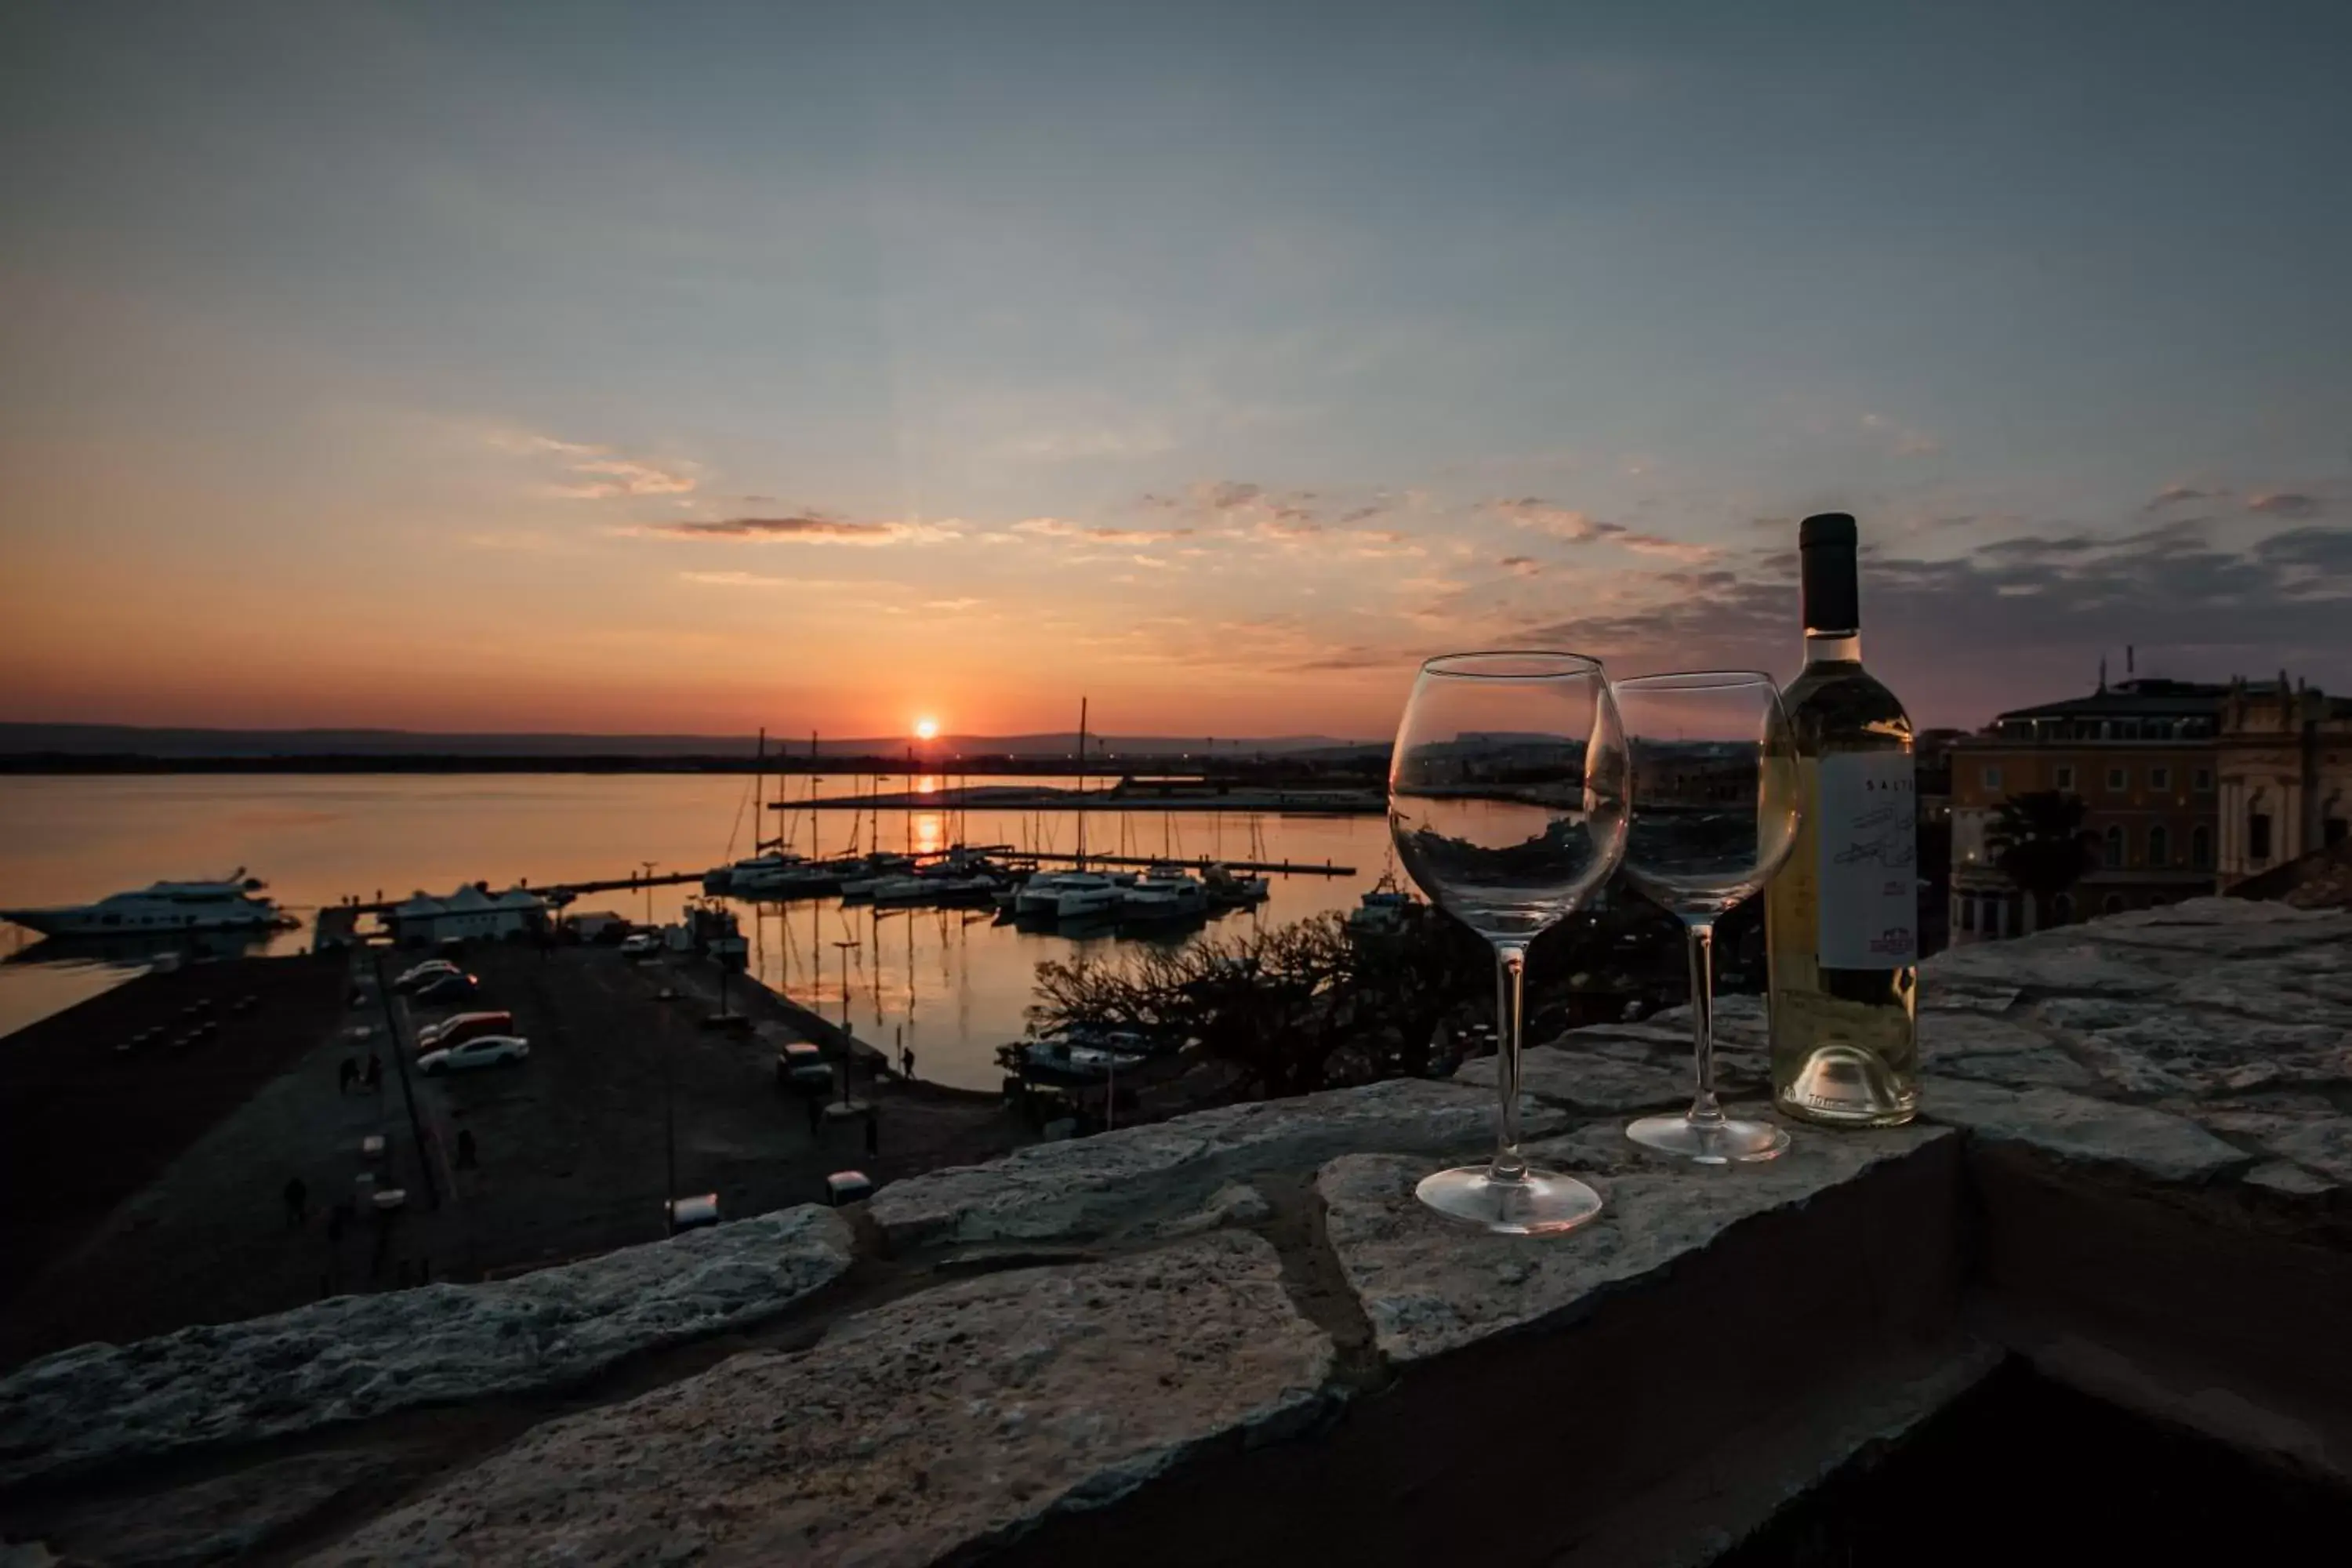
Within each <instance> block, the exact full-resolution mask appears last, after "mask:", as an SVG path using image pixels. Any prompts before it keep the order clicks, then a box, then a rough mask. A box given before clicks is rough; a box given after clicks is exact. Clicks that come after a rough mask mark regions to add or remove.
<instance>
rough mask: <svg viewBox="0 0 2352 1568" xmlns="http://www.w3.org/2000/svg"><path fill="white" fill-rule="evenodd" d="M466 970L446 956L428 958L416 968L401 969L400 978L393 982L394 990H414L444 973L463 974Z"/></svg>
mask: <svg viewBox="0 0 2352 1568" xmlns="http://www.w3.org/2000/svg"><path fill="white" fill-rule="evenodd" d="M463 973H465V971H464V970H462V969H460V968H458V967H457V965H456V964H454V963H450V962H449V961H448V960H447V959H446V958H428V959H426V960H425V962H424V963H420V964H418V965H417V966H416V967H415V968H414V969H404V970H403V971H401V973H400V978H399V979H397V980H395V981H394V982H393V983H392V988H393V989H394V991H414V990H415V989H416V988H417V987H418V986H420V985H425V984H429V983H431V982H432V981H434V980H436V979H437V978H439V977H440V976H442V975H444V974H463Z"/></svg>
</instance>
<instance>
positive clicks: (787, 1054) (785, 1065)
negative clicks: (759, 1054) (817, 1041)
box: [776, 1041, 833, 1094]
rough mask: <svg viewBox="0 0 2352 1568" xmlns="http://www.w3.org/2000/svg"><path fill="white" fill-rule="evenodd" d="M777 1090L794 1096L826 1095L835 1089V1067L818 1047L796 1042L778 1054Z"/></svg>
mask: <svg viewBox="0 0 2352 1568" xmlns="http://www.w3.org/2000/svg"><path fill="white" fill-rule="evenodd" d="M776 1088H777V1089H780V1090H782V1091H784V1092H787V1093H793V1094H824V1093H825V1092H826V1091H827V1090H829V1089H832V1088H833V1067H832V1065H831V1064H830V1063H828V1062H827V1061H826V1060H825V1059H824V1052H823V1051H821V1050H819V1049H817V1047H814V1046H812V1045H807V1044H803V1043H801V1042H798V1041H795V1042H794V1043H793V1044H792V1045H789V1046H786V1047H784V1048H783V1049H782V1050H780V1051H778V1052H777V1053H776Z"/></svg>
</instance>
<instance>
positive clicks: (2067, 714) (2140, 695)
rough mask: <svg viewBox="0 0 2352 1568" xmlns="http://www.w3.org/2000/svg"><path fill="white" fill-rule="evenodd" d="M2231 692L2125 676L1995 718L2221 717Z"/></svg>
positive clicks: (2193, 683) (2192, 683) (2197, 684)
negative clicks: (2091, 689) (2086, 693)
mask: <svg viewBox="0 0 2352 1568" xmlns="http://www.w3.org/2000/svg"><path fill="white" fill-rule="evenodd" d="M2229 695H2230V689H2229V688H2228V687H2227V686H2222V685H2218V684H2216V685H2206V684H2202V683H2200V682H2197V681H2190V680H2154V679H2149V680H2123V681H2118V682H2116V684H2115V685H2113V686H2109V687H2105V688H2103V689H2100V690H2097V691H2095V692H2093V693H2091V694H2090V695H2089V696H2087V697H2069V698H2066V699H2064V700H2061V701H2057V702H2043V703H2039V704H2036V705H2035V706H2033V707H2032V708H2012V709H2011V710H2009V711H2008V712H2006V713H2003V714H2001V715H2000V717H1999V718H1997V719H1995V720H1994V721H1993V722H1994V723H1996V724H2002V723H2007V722H2009V721H2011V720H2020V719H2171V718H2180V719H2201V718H2212V717H2218V716H2219V715H2220V713H2221V703H2222V701H2223V700H2224V699H2226V698H2227V697H2228V696H2229Z"/></svg>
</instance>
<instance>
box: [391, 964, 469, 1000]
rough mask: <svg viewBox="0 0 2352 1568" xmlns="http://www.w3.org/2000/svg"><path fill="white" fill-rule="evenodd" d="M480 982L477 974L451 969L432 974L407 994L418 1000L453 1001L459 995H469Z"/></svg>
mask: <svg viewBox="0 0 2352 1568" xmlns="http://www.w3.org/2000/svg"><path fill="white" fill-rule="evenodd" d="M481 984H482V982H481V980H480V978H479V977H478V976H476V975H472V974H467V973H465V972H464V971H463V970H452V971H450V972H449V973H446V974H436V975H435V976H433V977H432V978H431V979H430V980H427V981H426V982H425V984H422V985H419V986H418V987H417V988H416V989H415V990H414V991H412V992H410V993H409V995H410V996H411V997H413V998H414V999H415V1000H416V1001H419V1002H455V1001H457V999H458V998H459V997H461V996H471V995H472V994H474V992H475V991H476V990H477V989H478V988H479V986H480V985H481Z"/></svg>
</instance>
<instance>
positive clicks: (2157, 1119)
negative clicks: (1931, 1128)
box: [1919, 1077, 2253, 1183]
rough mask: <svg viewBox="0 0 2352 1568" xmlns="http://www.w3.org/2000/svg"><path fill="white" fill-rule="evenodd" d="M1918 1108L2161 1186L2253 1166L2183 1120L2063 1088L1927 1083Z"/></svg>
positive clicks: (1983, 1133) (1999, 1138)
mask: <svg viewBox="0 0 2352 1568" xmlns="http://www.w3.org/2000/svg"><path fill="white" fill-rule="evenodd" d="M1919 1103H1920V1111H1921V1114H1922V1115H1924V1116H1927V1117H1929V1118H1931V1119H1932V1120H1934V1121H1940V1122H1943V1123H1945V1124H1946V1125H1948V1126H1952V1127H1961V1128H1966V1129H1967V1130H1968V1131H1969V1134H1970V1135H1971V1136H1973V1137H1976V1138H1980V1139H1983V1140H1985V1141H1986V1142H1995V1143H2021V1144H2024V1145H2026V1146H2028V1147H2030V1148H2032V1149H2034V1150H2037V1151H2039V1152H2042V1153H2044V1154H2049V1155H2053V1156H2055V1157H2056V1158H2058V1159H2060V1160H2063V1161H2073V1162H2091V1163H2099V1164H2107V1165H2117V1166H2122V1167H2125V1168H2126V1169H2129V1170H2131V1171H2133V1172H2135V1173H2137V1174H2139V1175H2143V1176H2146V1177H2148V1178H2150V1179H2151V1180H2154V1181H2158V1182H2186V1183H2198V1182H2210V1181H2212V1180H2214V1179H2215V1178H2217V1177H2220V1176H2222V1175H2226V1174H2229V1173H2234V1172H2238V1171H2242V1170H2244V1169H2245V1168H2246V1167H2247V1166H2249V1165H2251V1164H2252V1163H2253V1157H2252V1155H2249V1154H2247V1153H2245V1152H2243V1151H2242V1150H2240V1149H2238V1148H2236V1147H2235V1146H2233V1145H2231V1144H2229V1143H2225V1142H2222V1141H2221V1139H2219V1138H2216V1137H2214V1136H2213V1134H2211V1133H2210V1132H2208V1131H2205V1130H2204V1129H2203V1128H2202V1127H2200V1126H2198V1125H2197V1123H2195V1122H2194V1121H2189V1120H2188V1119H2187V1118H2186V1117H2180V1116H2173V1115H2170V1114H2168V1113H2167V1112H2165V1111H2161V1110H2150V1109H2148V1108H2147V1107H2146V1106H2140V1105H2117V1104H2115V1103H2113V1102H2112V1101H2109V1100H2093V1099H2090V1098H2089V1097H2088V1096H2085V1095H2080V1094H2069V1093H2067V1092H2066V1091H2065V1090H2063V1089H2026V1090H2023V1091H2022V1092H2020V1091H2016V1090H2011V1089H2000V1088H1997V1087H1995V1086H1994V1085H1991V1084H1986V1083H1972V1082H1969V1080H1967V1079H1956V1078H1932V1077H1931V1078H1929V1079H1927V1080H1925V1082H1924V1084H1923V1085H1922V1087H1921V1089H1920V1095H1919Z"/></svg>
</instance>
